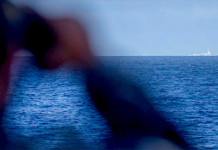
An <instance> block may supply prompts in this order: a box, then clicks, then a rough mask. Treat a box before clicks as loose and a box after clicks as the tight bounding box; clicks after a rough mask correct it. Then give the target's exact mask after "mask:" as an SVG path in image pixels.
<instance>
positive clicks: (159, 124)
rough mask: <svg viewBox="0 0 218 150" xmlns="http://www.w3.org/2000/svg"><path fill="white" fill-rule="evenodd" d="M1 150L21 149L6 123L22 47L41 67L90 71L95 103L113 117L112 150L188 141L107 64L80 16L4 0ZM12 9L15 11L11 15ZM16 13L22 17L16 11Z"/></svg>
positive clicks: (168, 146)
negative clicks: (50, 13) (45, 12)
mask: <svg viewBox="0 0 218 150" xmlns="http://www.w3.org/2000/svg"><path fill="white" fill-rule="evenodd" d="M1 7H2V8H1V9H0V20H1V21H0V23H1V25H2V26H1V28H0V32H1V33H0V36H1V37H0V47H1V50H0V51H1V59H0V61H1V64H0V65H1V68H0V81H1V84H0V86H1V87H0V96H1V97H0V147H1V148H0V149H12V148H13V149H16V148H18V147H17V145H13V144H10V142H9V141H8V140H7V136H6V135H5V133H4V129H3V127H2V117H3V115H4V110H5V107H6V104H7V103H6V94H7V90H8V86H9V79H10V78H9V77H10V74H9V68H10V65H11V62H12V60H13V54H14V52H15V51H17V50H18V49H19V48H20V47H23V48H26V49H28V50H30V51H31V52H32V53H33V54H34V56H35V58H36V62H37V64H38V66H39V67H42V68H45V69H51V68H56V67H58V66H59V65H61V64H63V63H65V62H67V61H69V60H74V61H76V62H77V63H79V64H80V65H81V67H82V68H84V69H85V75H86V83H87V90H88V91H89V93H90V96H91V97H92V100H93V104H94V105H95V106H96V107H97V108H98V110H99V111H100V112H101V114H102V115H103V116H104V117H105V118H106V119H107V121H108V124H109V126H110V127H111V129H112V132H113V137H112V138H111V139H110V140H108V144H107V148H108V149H140V148H143V149H173V150H174V149H181V148H187V147H186V146H187V143H186V141H185V140H184V139H183V138H182V137H181V136H180V135H179V134H178V132H176V130H175V129H174V127H173V126H172V125H171V124H170V123H168V122H167V121H166V120H164V119H163V118H162V117H161V116H160V115H159V114H158V113H157V112H156V110H155V109H154V108H153V106H152V105H151V103H150V102H149V99H148V98H147V97H146V95H145V94H144V93H143V92H142V90H141V89H140V88H139V87H138V86H136V84H135V83H133V82H132V81H130V80H129V79H128V78H127V77H126V76H125V75H123V74H121V73H119V70H116V69H114V68H109V67H106V66H104V65H102V64H101V63H100V62H99V61H98V60H97V59H96V57H94V55H93V54H92V52H91V48H90V45H89V41H88V36H87V34H86V31H85V29H84V27H83V26H82V25H81V24H80V23H79V21H78V20H76V19H67V18H61V19H53V20H51V19H50V20H49V19H45V18H43V17H42V16H40V15H38V14H37V13H36V12H34V11H33V10H31V9H29V8H24V9H19V8H16V7H14V6H13V5H11V4H10V3H8V2H7V1H3V0H2V1H1ZM8 12H10V13H11V12H12V14H8V15H7V13H8ZM13 12H16V13H18V14H20V15H15V14H13Z"/></svg>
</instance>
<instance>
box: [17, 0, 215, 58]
mask: <svg viewBox="0 0 218 150" xmlns="http://www.w3.org/2000/svg"><path fill="white" fill-rule="evenodd" d="M14 2H16V3H17V4H18V3H20V4H21V3H22V4H26V5H28V6H31V7H33V8H35V9H36V10H37V11H39V12H40V13H42V14H44V15H46V16H50V17H58V16H62V15H64V16H73V15H75V14H76V16H80V17H81V18H82V20H83V22H84V24H86V25H87V26H88V29H89V32H90V37H91V40H92V44H93V50H94V51H95V53H96V54H97V55H116V56H117V55H130V56H147V55H192V54H193V53H202V52H206V51H207V49H210V51H211V52H212V53H215V54H217V53H218V1H217V0H210V1H208V0H204V1H200V0H183V1H182V0H168V1H167V0H78V1H75V0H22V1H21V0H14Z"/></svg>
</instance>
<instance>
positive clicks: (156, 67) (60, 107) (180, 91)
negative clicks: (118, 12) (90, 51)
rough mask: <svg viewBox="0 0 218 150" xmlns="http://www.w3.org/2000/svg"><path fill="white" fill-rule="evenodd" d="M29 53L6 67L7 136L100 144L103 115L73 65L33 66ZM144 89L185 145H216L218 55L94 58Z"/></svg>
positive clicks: (67, 144) (57, 144)
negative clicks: (8, 73)
mask: <svg viewBox="0 0 218 150" xmlns="http://www.w3.org/2000/svg"><path fill="white" fill-rule="evenodd" d="M32 59H33V57H17V58H16V61H15V62H14V64H13V67H12V69H11V70H12V77H11V79H12V80H11V89H10V91H9V93H8V99H9V106H8V108H7V112H6V115H5V118H4V126H5V130H6V132H7V133H8V136H9V137H10V138H11V139H12V140H14V141H19V142H25V144H27V145H28V146H29V147H31V148H34V149H55V148H75V147H78V146H84V147H86V146H91V147H92V148H104V144H105V143H104V140H105V139H107V138H108V137H110V136H111V133H110V129H109V127H108V125H107V123H106V120H105V119H104V118H103V117H102V116H101V115H100V113H99V112H98V111H97V110H96V108H95V106H94V105H93V104H92V101H91V98H90V97H89V94H88V93H87V91H86V83H85V80H84V76H83V73H82V71H81V69H80V67H78V66H71V65H65V66H63V67H61V68H60V69H57V70H53V71H48V70H41V69H38V68H37V67H36V66H35V65H34V63H33V61H32ZM99 59H100V60H101V61H102V63H104V64H106V65H109V66H113V67H115V68H118V70H120V72H122V73H123V74H126V76H129V78H130V80H133V81H134V82H135V83H136V84H138V86H140V87H141V89H142V90H143V91H145V92H147V93H148V94H149V97H150V98H151V99H152V103H153V104H154V106H155V107H156V108H157V110H158V111H159V113H160V114H161V115H162V116H163V117H164V118H165V119H166V120H168V121H170V122H171V123H173V124H174V125H175V126H176V127H177V129H178V131H179V132H180V133H181V134H182V135H183V136H184V137H185V138H186V139H187V140H188V142H190V143H191V148H197V149H218V142H217V141H218V57H188V56H187V57H174V56H172V57H99Z"/></svg>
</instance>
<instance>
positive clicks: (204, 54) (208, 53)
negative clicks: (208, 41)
mask: <svg viewBox="0 0 218 150" xmlns="http://www.w3.org/2000/svg"><path fill="white" fill-rule="evenodd" d="M193 56H218V55H214V54H212V53H211V52H210V50H209V49H208V50H207V53H201V54H193Z"/></svg>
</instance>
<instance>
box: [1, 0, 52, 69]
mask: <svg viewBox="0 0 218 150" xmlns="http://www.w3.org/2000/svg"><path fill="white" fill-rule="evenodd" d="M1 6H2V9H3V10H4V14H5V16H6V18H5V17H3V19H4V20H3V24H7V28H8V31H7V34H8V37H7V43H9V42H16V43H17V44H18V46H20V47H23V48H25V49H27V50H30V51H31V52H32V53H33V54H34V56H35V58H36V61H37V64H38V66H39V67H42V68H46V67H47V64H46V58H45V55H46V53H47V52H48V50H49V49H51V48H52V47H53V45H54V43H55V37H54V34H53V33H54V32H53V31H52V29H51V27H49V25H48V23H46V21H45V19H43V18H42V17H41V16H40V15H38V14H37V13H36V12H34V11H33V10H31V9H30V8H22V9H20V8H16V7H15V6H13V5H12V4H11V3H9V2H7V1H4V2H3V3H2V5H1ZM5 21H7V22H5Z"/></svg>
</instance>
